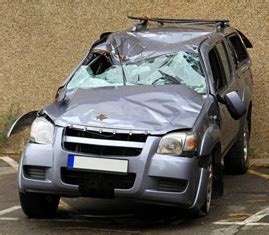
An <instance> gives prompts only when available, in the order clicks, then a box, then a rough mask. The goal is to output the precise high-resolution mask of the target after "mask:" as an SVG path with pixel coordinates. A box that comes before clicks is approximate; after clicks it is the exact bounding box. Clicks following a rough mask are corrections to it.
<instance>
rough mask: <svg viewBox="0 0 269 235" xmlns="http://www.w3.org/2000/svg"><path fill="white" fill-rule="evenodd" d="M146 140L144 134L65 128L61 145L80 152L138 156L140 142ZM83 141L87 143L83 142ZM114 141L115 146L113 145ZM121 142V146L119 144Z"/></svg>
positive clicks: (140, 147) (140, 149) (140, 148)
mask: <svg viewBox="0 0 269 235" xmlns="http://www.w3.org/2000/svg"><path fill="white" fill-rule="evenodd" d="M70 137H71V138H73V139H75V141H73V140H72V141H70ZM68 138H69V139H68ZM102 140H103V142H102ZM146 140H147V135H146V134H132V135H130V134H123V133H115V134H113V133H108V132H102V133H99V132H96V131H88V130H87V131H84V130H78V129H73V128H65V131H64V140H63V147H64V149H66V150H68V151H72V152H76V153H82V154H83V153H84V154H94V155H100V156H102V155H104V156H138V155H139V154H140V153H141V151H142V149H143V147H142V145H141V144H144V143H145V142H146ZM85 141H86V142H87V143H85ZM96 141H98V144H96ZM110 142H111V143H110ZM114 143H115V145H117V146H114ZM116 143H117V144H116ZM118 143H119V144H118ZM124 143H126V144H124ZM121 144H122V145H123V146H121ZM124 145H125V146H124ZM132 145H134V146H132ZM140 145H141V146H140ZM137 146H138V147H137Z"/></svg>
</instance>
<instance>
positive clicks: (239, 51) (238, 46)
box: [228, 35, 248, 63]
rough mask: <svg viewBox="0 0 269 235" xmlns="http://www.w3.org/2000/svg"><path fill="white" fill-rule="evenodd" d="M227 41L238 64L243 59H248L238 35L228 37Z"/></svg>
mask: <svg viewBox="0 0 269 235" xmlns="http://www.w3.org/2000/svg"><path fill="white" fill-rule="evenodd" d="M228 40H229V41H230V43H231V46H232V47H233V49H234V52H235V56H236V57H237V61H238V62H239V63H240V62H242V61H243V60H244V59H246V58H248V54H247V51H246V48H245V46H244V45H243V43H242V41H241V39H240V37H239V36H238V35H233V36H231V37H229V38H228Z"/></svg>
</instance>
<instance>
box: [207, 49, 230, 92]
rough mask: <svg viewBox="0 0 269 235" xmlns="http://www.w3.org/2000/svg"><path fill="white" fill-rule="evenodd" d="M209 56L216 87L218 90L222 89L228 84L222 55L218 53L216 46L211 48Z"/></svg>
mask: <svg viewBox="0 0 269 235" xmlns="http://www.w3.org/2000/svg"><path fill="white" fill-rule="evenodd" d="M208 56H209V62H210V66H211V70H212V74H213V78H214V82H215V88H216V90H221V89H222V88H223V87H225V86H226V85H227V81H226V77H225V72H224V69H223V65H222V63H221V61H220V57H219V55H218V52H217V50H216V48H213V49H211V51H210V52H209V55H208Z"/></svg>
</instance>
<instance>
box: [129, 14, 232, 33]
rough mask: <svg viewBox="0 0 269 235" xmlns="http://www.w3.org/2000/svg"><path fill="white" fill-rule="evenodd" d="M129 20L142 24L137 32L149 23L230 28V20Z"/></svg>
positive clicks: (130, 17) (138, 18)
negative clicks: (209, 25) (207, 25)
mask: <svg viewBox="0 0 269 235" xmlns="http://www.w3.org/2000/svg"><path fill="white" fill-rule="evenodd" d="M128 18H129V19H132V20H139V21H140V22H139V23H138V24H137V25H136V30H135V31H137V30H139V29H141V28H143V26H144V27H145V26H147V24H148V22H149V21H152V22H157V23H159V24H161V25H164V24H196V25H197V24H199V25H200V24H211V25H215V26H216V28H217V29H219V28H224V27H226V26H229V20H219V19H215V20H206V19H168V18H149V17H147V16H145V17H136V16H128Z"/></svg>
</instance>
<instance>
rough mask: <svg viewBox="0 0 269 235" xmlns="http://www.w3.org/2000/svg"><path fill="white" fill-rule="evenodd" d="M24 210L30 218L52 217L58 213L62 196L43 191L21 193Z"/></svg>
mask: <svg viewBox="0 0 269 235" xmlns="http://www.w3.org/2000/svg"><path fill="white" fill-rule="evenodd" d="M19 196H20V202H21V207H22V210H23V212H24V213H25V214H26V215H27V216H28V217H30V218H50V217H53V216H54V215H55V214H56V211H57V208H58V205H59V200H60V197H59V196H57V195H53V194H43V193H31V192H27V193H22V192H20V193H19Z"/></svg>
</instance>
